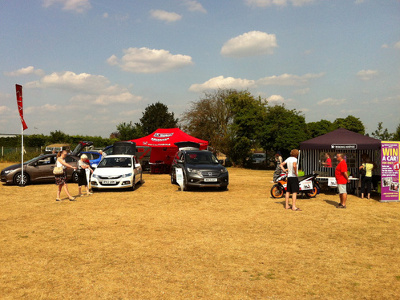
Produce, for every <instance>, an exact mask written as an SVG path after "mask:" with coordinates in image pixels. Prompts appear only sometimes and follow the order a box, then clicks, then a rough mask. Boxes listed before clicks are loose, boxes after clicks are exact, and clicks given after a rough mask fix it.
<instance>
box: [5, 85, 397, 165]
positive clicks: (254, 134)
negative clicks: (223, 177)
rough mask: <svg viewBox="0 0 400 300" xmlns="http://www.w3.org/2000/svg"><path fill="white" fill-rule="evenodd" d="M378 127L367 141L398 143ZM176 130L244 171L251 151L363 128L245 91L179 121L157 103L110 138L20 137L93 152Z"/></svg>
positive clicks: (227, 93)
mask: <svg viewBox="0 0 400 300" xmlns="http://www.w3.org/2000/svg"><path fill="white" fill-rule="evenodd" d="M382 124H383V123H382V122H379V123H378V127H377V129H376V130H375V131H374V132H373V133H372V137H374V138H378V139H381V140H397V141H398V140H400V124H399V126H398V127H397V129H396V132H394V133H390V132H389V131H388V130H387V129H386V128H383V125H382ZM175 127H179V128H181V129H182V130H183V131H185V132H186V133H188V134H190V135H192V136H195V137H197V138H199V139H203V140H207V141H208V142H209V145H210V146H211V147H212V148H213V149H214V150H215V151H219V152H221V153H224V154H225V155H227V156H228V157H229V158H230V159H231V161H232V162H233V163H234V164H236V165H244V164H245V161H246V159H247V158H248V156H249V155H250V152H251V150H252V149H262V150H263V151H264V152H268V151H280V152H281V153H282V154H283V155H284V156H288V154H289V152H290V150H291V149H293V148H298V147H299V144H300V142H302V141H305V140H308V139H311V138H314V137H318V136H320V135H323V134H326V133H328V132H330V131H332V130H335V129H338V128H345V129H347V130H351V131H354V132H357V133H360V134H366V133H365V126H364V124H363V122H362V121H361V120H360V119H359V118H357V117H355V116H352V115H349V116H347V117H346V118H337V119H336V120H334V121H333V122H331V121H328V120H320V121H317V122H309V123H306V121H305V116H304V115H303V114H302V113H301V111H298V110H296V109H288V108H286V106H285V105H284V104H281V105H271V104H270V103H268V101H267V99H263V98H261V97H255V96H253V95H252V94H251V93H250V92H249V91H247V90H244V91H238V90H234V89H220V90H216V91H213V92H209V93H204V95H203V96H202V97H201V98H200V99H199V100H197V101H194V102H191V104H190V107H189V108H188V109H187V110H186V111H185V112H184V113H183V114H182V118H181V119H180V120H179V119H178V118H176V117H175V115H174V113H173V112H170V111H169V110H168V107H167V106H166V105H165V104H163V103H161V102H156V103H154V104H151V105H148V106H147V107H146V108H145V110H144V111H143V113H142V117H141V118H140V120H139V122H137V123H132V121H130V122H122V123H120V124H118V125H116V131H114V132H112V133H111V134H110V137H109V138H102V137H100V136H82V135H74V136H71V135H67V134H65V133H63V132H61V131H58V130H56V131H54V132H50V135H49V136H45V135H29V136H25V137H24V144H25V146H26V147H42V146H44V145H48V144H52V143H69V144H71V145H72V146H74V145H76V144H77V143H78V142H79V141H81V140H90V141H93V142H94V144H95V145H96V147H105V146H107V145H111V144H113V143H114V142H115V141H118V140H131V139H136V138H140V137H143V136H146V135H149V134H151V133H152V132H154V131H155V130H157V129H158V128H175ZM367 135H368V134H367ZM20 143H21V141H20V138H19V137H16V138H2V139H0V145H3V146H6V147H17V146H20Z"/></svg>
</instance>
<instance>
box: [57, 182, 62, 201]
mask: <svg viewBox="0 0 400 300" xmlns="http://www.w3.org/2000/svg"><path fill="white" fill-rule="evenodd" d="M61 189H62V186H61V185H57V198H56V200H57V199H59V200H61V199H60V195H61Z"/></svg>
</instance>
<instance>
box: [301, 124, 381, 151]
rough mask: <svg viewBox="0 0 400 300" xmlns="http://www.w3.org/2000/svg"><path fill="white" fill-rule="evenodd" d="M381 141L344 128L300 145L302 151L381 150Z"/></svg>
mask: <svg viewBox="0 0 400 300" xmlns="http://www.w3.org/2000/svg"><path fill="white" fill-rule="evenodd" d="M380 148H381V140H378V139H374V138H371V137H368V136H365V135H362V134H359V133H356V132H353V131H349V130H347V129H344V128H339V129H336V130H334V131H331V132H328V133H327V134H324V135H321V136H318V137H316V138H313V139H310V140H307V141H304V142H301V143H300V150H309V149H321V150H322V149H324V150H326V149H334V150H357V149H358V150H379V149H380Z"/></svg>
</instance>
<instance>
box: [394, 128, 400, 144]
mask: <svg viewBox="0 0 400 300" xmlns="http://www.w3.org/2000/svg"><path fill="white" fill-rule="evenodd" d="M393 141H400V124H399V125H398V126H397V128H396V131H395V132H394V133H393Z"/></svg>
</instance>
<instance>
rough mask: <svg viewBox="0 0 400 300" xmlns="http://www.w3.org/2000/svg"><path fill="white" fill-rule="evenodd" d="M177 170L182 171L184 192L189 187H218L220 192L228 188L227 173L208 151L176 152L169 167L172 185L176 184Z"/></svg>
mask: <svg viewBox="0 0 400 300" xmlns="http://www.w3.org/2000/svg"><path fill="white" fill-rule="evenodd" d="M177 168H181V169H182V171H183V187H182V190H184V191H187V190H189V189H190V188H191V187H218V188H219V189H220V190H226V189H227V188H228V184H229V175H228V171H227V170H226V168H225V167H224V166H222V165H221V164H220V163H219V161H218V159H217V158H216V157H215V156H214V154H212V153H211V152H210V151H206V150H180V151H178V153H177V154H176V155H175V158H174V161H173V162H172V166H171V183H172V184H177V181H176V171H175V170H176V169H177Z"/></svg>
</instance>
